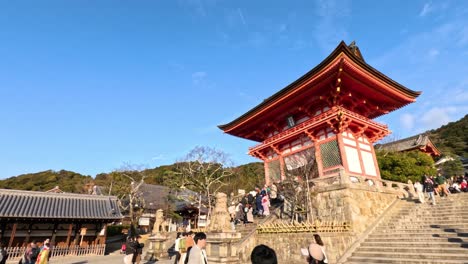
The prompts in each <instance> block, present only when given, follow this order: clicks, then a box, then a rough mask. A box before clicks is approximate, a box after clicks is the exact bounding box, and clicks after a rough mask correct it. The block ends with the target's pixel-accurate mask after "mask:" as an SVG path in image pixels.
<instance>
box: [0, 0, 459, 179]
mask: <svg viewBox="0 0 468 264" xmlns="http://www.w3.org/2000/svg"><path fill="white" fill-rule="evenodd" d="M341 40H344V41H346V42H347V43H350V42H351V41H353V40H355V41H356V42H357V44H358V46H359V47H360V50H361V52H362V53H363V56H364V58H365V59H366V61H367V62H368V63H369V64H370V65H372V66H374V67H375V68H377V69H378V70H380V71H381V72H383V73H384V74H386V75H387V76H389V77H390V78H392V79H394V80H396V81H398V82H400V83H401V84H403V85H405V86H407V87H409V88H410V89H413V90H419V91H423V94H422V95H421V96H420V97H419V98H418V100H417V102H416V103H414V104H412V105H410V106H407V107H405V108H403V109H400V110H398V111H395V112H393V113H390V114H388V115H386V116H384V117H381V118H379V119H378V121H380V122H383V123H386V124H388V126H389V128H390V129H391V130H392V131H393V132H394V137H397V138H402V137H406V136H410V135H413V134H415V133H419V132H422V131H425V130H427V129H433V128H437V127H439V126H441V125H443V124H446V123H447V122H450V121H456V120H458V119H460V118H461V117H463V116H464V115H465V114H467V113H468V63H466V62H467V61H468V2H467V1H462V0H460V1H325V0H323V1H310V0H308V1H221V0H170V1H169V0H168V1H162V0H161V1H156V0H153V1H143V0H142V1H118V0H113V1H104V0H102V1H86V0H76V1H71V0H70V1H62V0H60V1H48V0H43V1H0V122H1V124H2V125H1V129H0V178H5V177H9V176H14V175H18V174H22V173H31V172H38V171H42V170H47V169H53V170H60V169H66V170H72V171H76V172H79V173H83V174H87V175H92V176H94V175H95V174H96V173H100V172H109V171H112V170H114V169H116V168H119V167H120V166H122V164H124V163H130V164H143V165H145V166H147V167H155V166H159V165H162V164H171V163H173V162H174V161H176V160H177V159H180V158H182V157H183V156H184V155H185V154H186V153H187V152H188V151H189V150H191V149H192V148H193V147H195V146H197V145H206V146H211V147H215V148H218V149H220V150H223V151H224V152H226V153H227V154H229V155H230V157H231V159H232V160H233V161H234V163H235V164H237V165H240V164H244V163H247V162H252V161H256V160H255V159H254V158H251V157H249V156H248V155H247V154H246V152H247V149H248V147H249V146H253V145H255V143H254V142H251V141H247V140H244V139H240V138H236V137H233V136H229V135H225V134H223V132H222V131H221V130H219V129H218V128H217V125H219V124H224V123H227V122H229V121H231V120H233V119H234V118H236V117H238V116H239V115H241V114H243V113H244V112H246V111H248V110H249V109H251V108H252V107H254V106H256V105H257V104H258V103H260V102H261V101H262V100H263V99H265V98H267V97H269V96H270V95H272V94H273V93H275V92H277V91H278V90H280V89H281V88H283V87H284V86H286V85H287V84H289V83H291V82H292V81H294V80H295V79H297V78H298V77H300V76H301V75H302V74H304V73H305V72H307V71H308V70H310V69H311V68H313V67H314V66H316V65H317V64H318V63H319V62H321V61H322V60H323V59H324V58H325V57H326V56H327V55H328V54H329V53H330V52H331V51H332V50H333V49H334V48H335V47H336V46H337V45H338V43H339V41H341Z"/></svg>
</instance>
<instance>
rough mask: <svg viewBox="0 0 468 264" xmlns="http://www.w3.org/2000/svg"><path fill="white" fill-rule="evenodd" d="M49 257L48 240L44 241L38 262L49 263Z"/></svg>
mask: <svg viewBox="0 0 468 264" xmlns="http://www.w3.org/2000/svg"><path fill="white" fill-rule="evenodd" d="M49 258H50V243H49V242H46V243H44V246H43V247H42V249H41V252H40V253H39V256H38V257H37V260H36V264H48V263H49Z"/></svg>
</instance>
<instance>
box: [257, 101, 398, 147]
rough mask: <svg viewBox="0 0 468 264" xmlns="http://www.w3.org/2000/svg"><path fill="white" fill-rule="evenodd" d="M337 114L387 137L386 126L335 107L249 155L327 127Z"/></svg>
mask: <svg viewBox="0 0 468 264" xmlns="http://www.w3.org/2000/svg"><path fill="white" fill-rule="evenodd" d="M338 113H341V114H342V115H343V117H344V118H347V119H349V120H350V122H352V123H353V124H355V125H359V126H362V127H366V130H368V131H374V132H381V133H384V134H382V136H383V135H387V134H388V133H389V130H388V127H387V126H386V125H382V124H379V123H377V122H375V121H372V120H370V119H368V118H366V117H364V116H360V115H359V114H356V113H353V112H351V111H349V110H346V109H344V108H341V107H335V108H334V109H330V110H328V111H327V112H325V113H323V114H321V115H318V116H317V117H314V118H312V119H309V120H307V121H305V122H304V123H301V124H299V125H297V126H295V127H292V128H290V129H288V130H285V131H283V132H281V133H279V134H277V135H274V136H272V137H269V138H268V139H266V140H265V141H263V142H262V143H261V144H258V145H256V146H254V147H251V148H249V154H250V155H252V156H253V155H254V153H256V152H259V151H260V152H261V151H263V150H265V149H267V148H270V146H272V145H278V144H281V143H284V142H286V141H289V140H291V139H293V138H295V137H297V136H298V135H301V134H304V133H305V131H307V130H309V129H314V128H317V127H323V126H329V122H330V121H332V120H334V119H336V117H337V114H338ZM363 132H364V131H363Z"/></svg>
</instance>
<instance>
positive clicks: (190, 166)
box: [172, 146, 233, 219]
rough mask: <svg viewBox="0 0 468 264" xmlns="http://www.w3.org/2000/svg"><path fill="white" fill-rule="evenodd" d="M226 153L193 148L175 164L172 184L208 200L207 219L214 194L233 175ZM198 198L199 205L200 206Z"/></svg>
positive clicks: (210, 149) (212, 149) (207, 148)
mask: <svg viewBox="0 0 468 264" xmlns="http://www.w3.org/2000/svg"><path fill="white" fill-rule="evenodd" d="M231 164H232V162H231V161H230V160H229V158H228V156H227V155H226V153H224V152H222V151H220V150H217V149H214V148H210V147H200V146H198V147H195V148H194V149H192V150H191V151H190V152H189V153H188V154H187V155H186V156H185V157H184V158H183V159H182V160H181V161H180V162H178V163H177V173H176V174H174V175H172V176H175V177H172V179H173V184H174V183H176V184H178V185H179V186H178V187H179V188H188V189H190V190H193V191H195V192H198V193H200V194H202V195H204V196H205V197H207V198H208V216H207V217H208V219H209V218H210V215H211V203H212V199H213V197H214V194H215V193H216V192H217V191H218V190H219V189H220V188H221V187H222V186H223V185H225V184H226V183H225V182H224V180H225V179H226V178H228V177H230V176H231V175H233V170H232V166H231ZM201 200H202V199H201V196H200V202H199V203H200V204H201Z"/></svg>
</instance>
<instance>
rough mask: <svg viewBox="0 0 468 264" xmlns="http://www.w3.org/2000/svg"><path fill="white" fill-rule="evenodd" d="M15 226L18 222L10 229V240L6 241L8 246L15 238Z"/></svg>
mask: <svg viewBox="0 0 468 264" xmlns="http://www.w3.org/2000/svg"><path fill="white" fill-rule="evenodd" d="M17 226H18V223H14V224H13V228H12V229H11V237H10V241H9V242H8V247H11V245H12V244H13V240H14V239H15V235H16V227H17Z"/></svg>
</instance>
